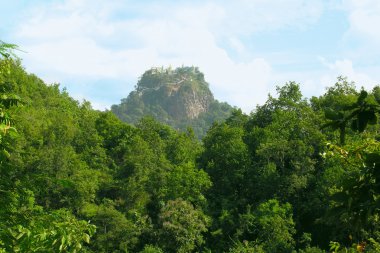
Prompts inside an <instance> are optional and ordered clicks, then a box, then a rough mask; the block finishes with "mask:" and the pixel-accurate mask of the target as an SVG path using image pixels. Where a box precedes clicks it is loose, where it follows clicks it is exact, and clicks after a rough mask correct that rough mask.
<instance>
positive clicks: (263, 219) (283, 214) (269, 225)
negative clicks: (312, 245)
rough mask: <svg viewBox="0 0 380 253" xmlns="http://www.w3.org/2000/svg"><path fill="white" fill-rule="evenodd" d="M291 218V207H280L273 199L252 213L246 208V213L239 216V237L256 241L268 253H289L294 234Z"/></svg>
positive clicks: (287, 204) (292, 244)
mask: <svg viewBox="0 0 380 253" xmlns="http://www.w3.org/2000/svg"><path fill="white" fill-rule="evenodd" d="M292 216H293V214H292V207H291V205H290V204H289V203H286V204H283V205H281V204H280V203H279V202H278V201H277V200H275V199H271V200H268V201H267V202H264V203H261V204H260V205H259V206H258V207H257V208H256V209H255V210H254V211H251V208H250V207H249V206H248V210H247V212H246V213H245V214H242V215H240V231H239V232H238V233H239V234H241V235H239V237H243V239H244V240H253V239H256V242H257V243H258V244H259V245H262V247H263V248H264V250H265V251H268V252H291V251H292V250H293V248H294V244H295V241H294V239H293V235H294V234H295V232H296V231H295V224H294V222H293V218H292Z"/></svg>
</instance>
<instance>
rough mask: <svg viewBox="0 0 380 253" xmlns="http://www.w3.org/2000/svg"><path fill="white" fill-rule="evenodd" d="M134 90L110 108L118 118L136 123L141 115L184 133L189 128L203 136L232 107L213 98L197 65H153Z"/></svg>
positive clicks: (226, 115) (225, 115)
mask: <svg viewBox="0 0 380 253" xmlns="http://www.w3.org/2000/svg"><path fill="white" fill-rule="evenodd" d="M135 88H136V89H135V90H134V91H132V92H131V93H130V94H129V95H128V97H127V98H124V99H122V100H121V103H120V104H119V105H113V106H112V108H111V110H112V112H114V113H115V114H116V115H117V116H118V117H119V118H120V119H121V120H123V121H125V122H128V123H132V124H136V123H137V122H138V121H139V120H140V119H141V118H142V117H144V116H152V117H154V118H155V119H156V120H158V121H160V122H162V123H165V124H168V125H170V126H172V127H173V128H175V129H179V130H181V131H183V132H185V131H186V130H187V128H188V127H192V128H193V129H194V132H195V134H196V136H197V137H198V138H200V137H203V136H204V135H205V133H206V131H207V130H208V128H209V127H210V126H211V125H212V123H213V122H214V121H222V120H224V119H226V118H227V117H228V116H229V114H230V112H231V110H232V107H231V106H230V105H228V104H227V103H220V102H218V101H217V100H215V99H214V98H213V95H212V93H211V91H210V90H209V87H208V83H207V82H206V81H205V80H204V76H203V73H201V72H200V71H199V69H198V68H196V67H180V68H176V69H175V70H172V69H171V68H168V69H164V68H152V69H150V70H148V71H146V72H145V73H144V74H143V75H142V76H141V78H140V79H139V81H138V83H137V85H136V87H135Z"/></svg>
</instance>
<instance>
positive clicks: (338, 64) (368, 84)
mask: <svg viewBox="0 0 380 253" xmlns="http://www.w3.org/2000/svg"><path fill="white" fill-rule="evenodd" d="M320 61H321V63H322V64H323V65H325V66H326V67H327V68H328V69H329V71H328V72H327V73H325V74H324V75H322V76H321V78H320V83H321V84H325V85H326V86H331V85H332V84H334V83H335V82H336V78H337V76H340V75H341V76H345V77H347V78H348V80H350V81H354V82H355V83H356V85H357V88H360V87H364V88H366V89H372V88H373V87H374V86H375V85H378V84H379V83H378V81H376V80H374V79H373V78H372V77H371V76H373V74H372V75H371V73H366V72H368V71H366V70H357V69H355V68H354V65H353V62H352V60H349V59H343V60H336V61H334V62H328V61H327V60H326V59H324V58H322V57H320Z"/></svg>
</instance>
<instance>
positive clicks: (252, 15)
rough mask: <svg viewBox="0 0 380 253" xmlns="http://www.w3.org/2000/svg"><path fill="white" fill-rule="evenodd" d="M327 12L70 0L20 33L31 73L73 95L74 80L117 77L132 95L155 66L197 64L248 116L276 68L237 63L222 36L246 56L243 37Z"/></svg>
mask: <svg viewBox="0 0 380 253" xmlns="http://www.w3.org/2000/svg"><path fill="white" fill-rule="evenodd" d="M273 6H276V8H273ZM131 10H132V11H134V13H133V15H131V13H130V12H131ZM322 10H323V5H322V1H321V0H307V1H306V0H286V1H280V2H279V1H275V0H266V1H264V0H252V1H248V0H240V1H233V2H230V1H228V2H227V1H225V2H217V1H208V2H204V3H203V2H201V3H196V4H192V5H191V6H190V5H187V4H183V3H177V4H173V3H171V4H169V3H167V2H166V3H160V4H154V3H147V4H145V5H144V4H142V3H136V2H134V3H133V2H131V1H121V0H116V1H100V0H95V1H89V0H80V1H78V0H66V1H64V2H63V3H53V4H49V5H45V6H39V7H38V8H35V9H34V10H33V12H32V14H31V17H30V18H29V19H27V20H22V21H21V23H20V24H21V25H20V27H19V28H18V30H17V31H16V35H15V36H17V38H18V40H19V41H21V44H20V45H21V46H22V48H24V49H25V50H26V51H28V52H29V53H28V54H26V55H25V56H24V58H25V64H26V67H27V69H28V70H30V71H32V72H35V73H37V74H38V75H40V76H42V77H45V78H48V79H49V80H54V78H53V76H55V77H56V78H57V80H54V81H57V82H61V83H63V85H64V86H67V87H68V90H69V91H70V85H72V84H71V83H70V84H66V83H65V81H66V80H68V79H70V80H73V79H77V80H78V83H77V84H76V85H81V82H80V80H83V79H86V80H99V79H106V78H112V79H117V80H120V82H129V83H130V86H129V87H128V88H129V89H130V90H131V89H132V85H133V84H132V83H131V80H134V81H137V77H138V76H140V75H141V74H142V73H143V72H144V71H145V70H146V69H148V68H150V67H152V66H160V65H163V66H169V65H172V66H180V65H182V64H184V65H195V66H199V67H200V70H201V71H203V72H204V73H205V76H206V78H207V80H208V81H209V82H210V84H211V88H212V89H213V92H215V95H216V97H217V98H218V99H223V100H228V101H229V102H231V103H233V104H234V105H237V106H239V107H242V108H243V109H244V110H245V111H249V110H250V109H253V108H254V106H255V105H256V104H257V103H261V102H263V101H265V99H266V95H267V93H268V91H269V90H270V87H272V85H271V84H270V82H271V78H270V75H271V73H272V68H271V64H270V62H268V60H266V59H264V58H252V57H250V58H249V59H245V61H244V62H239V61H236V60H233V59H231V57H230V56H229V55H228V52H227V51H226V49H224V48H222V47H221V46H220V45H218V43H217V40H218V38H224V37H225V38H226V39H227V41H228V42H229V44H230V46H231V47H233V48H234V49H235V50H236V51H237V52H238V53H239V54H244V52H245V51H246V47H245V45H244V44H243V43H242V41H241V40H240V39H239V36H242V34H245V35H249V34H251V33H254V32H258V31H262V30H275V29H282V28H286V27H289V26H295V27H299V28H303V27H304V26H305V25H308V24H310V23H313V22H315V21H316V20H317V19H318V17H319V16H320V15H321V12H322ZM86 83H88V82H86ZM107 88H108V89H112V88H113V87H107ZM76 90H78V89H76ZM87 90H88V87H87ZM83 92H84V93H85V92H86V90H85V89H83ZM126 95H127V94H123V96H126ZM227 95H228V96H227ZM84 96H85V94H84ZM89 99H90V100H92V101H93V102H94V103H98V104H101V103H103V102H99V101H100V100H99V98H89ZM96 99H98V100H96ZM118 99H120V98H118ZM114 103H117V101H114Z"/></svg>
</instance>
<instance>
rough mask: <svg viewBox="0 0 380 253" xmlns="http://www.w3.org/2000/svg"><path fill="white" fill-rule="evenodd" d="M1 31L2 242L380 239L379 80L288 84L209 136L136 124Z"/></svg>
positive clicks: (374, 244) (77, 246)
mask: <svg viewBox="0 0 380 253" xmlns="http://www.w3.org/2000/svg"><path fill="white" fill-rule="evenodd" d="M15 48H16V46H14V45H11V44H6V43H3V42H2V43H1V44H0V53H1V61H0V92H1V97H0V173H1V177H0V221H1V222H0V252H143V253H158V252H231V253H240V252H241V253H243V252H289V253H290V252H299V253H319V252H379V250H380V245H379V241H380V233H379V231H380V230H379V207H380V187H379V178H380V173H379V164H380V145H379V141H378V140H379V135H378V131H379V125H378V116H379V110H380V104H379V102H380V88H379V87H375V88H374V89H373V90H371V91H365V90H364V89H361V90H357V89H356V87H355V84H354V83H352V82H349V81H348V80H347V79H346V78H342V77H340V78H338V80H337V82H336V83H335V84H334V85H333V86H331V87H329V88H327V90H326V92H325V94H323V95H321V96H319V97H312V98H311V99H306V98H305V97H304V96H303V95H302V94H301V92H300V87H299V84H297V83H294V82H289V83H286V84H285V85H283V86H281V87H278V88H277V95H276V96H269V97H268V99H267V101H266V103H264V104H263V105H259V106H257V107H256V109H255V110H253V111H252V112H251V113H250V114H249V115H247V114H245V113H243V112H242V111H241V110H239V109H235V110H234V111H233V112H232V113H231V115H230V116H229V117H228V118H227V119H226V120H225V121H222V122H214V124H213V125H212V127H211V128H210V129H209V130H208V131H207V134H206V136H205V137H204V138H203V139H202V140H201V141H200V140H199V139H198V138H197V137H196V136H195V134H194V132H193V131H192V130H191V128H189V129H188V130H187V131H184V132H180V131H177V130H174V129H173V128H171V127H169V126H166V125H164V124H162V123H159V122H158V121H156V120H155V119H153V118H151V117H143V118H142V119H141V120H140V121H139V122H138V123H137V124H136V125H135V126H132V125H129V124H127V123H123V122H121V121H120V120H119V119H118V118H117V117H116V116H115V115H114V114H113V113H112V112H109V111H105V112H101V111H96V110H93V109H92V108H91V104H90V103H89V102H87V101H83V102H78V101H76V100H74V99H73V98H71V97H70V96H69V94H68V93H67V92H66V91H65V90H64V89H63V90H61V89H60V88H59V85H58V84H52V85H46V84H45V83H44V82H43V81H42V80H41V79H39V78H38V77H37V76H35V75H33V74H29V73H27V72H26V71H25V70H24V68H23V67H22V63H21V61H20V60H18V59H17V58H16V57H15V56H13V55H12V52H13V50H14V49H15Z"/></svg>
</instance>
